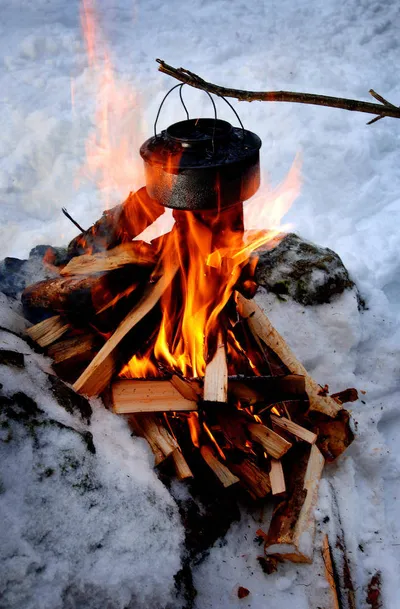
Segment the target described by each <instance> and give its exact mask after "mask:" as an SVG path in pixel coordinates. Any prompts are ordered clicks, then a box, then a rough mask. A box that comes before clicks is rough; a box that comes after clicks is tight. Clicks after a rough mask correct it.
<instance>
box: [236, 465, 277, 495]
mask: <svg viewBox="0 0 400 609" xmlns="http://www.w3.org/2000/svg"><path fill="white" fill-rule="evenodd" d="M228 467H229V469H230V470H231V472H233V473H234V474H235V475H236V476H237V477H238V478H239V480H240V483H241V485H242V486H244V487H245V488H246V490H247V491H248V492H249V493H250V495H251V496H252V497H253V499H264V497H266V496H267V495H268V494H269V493H270V492H271V482H270V477H269V475H268V474H267V472H265V471H264V470H262V469H261V468H260V467H258V466H257V465H256V463H254V461H252V460H251V459H250V458H246V459H243V461H240V462H239V463H235V462H231V461H229V463H228Z"/></svg>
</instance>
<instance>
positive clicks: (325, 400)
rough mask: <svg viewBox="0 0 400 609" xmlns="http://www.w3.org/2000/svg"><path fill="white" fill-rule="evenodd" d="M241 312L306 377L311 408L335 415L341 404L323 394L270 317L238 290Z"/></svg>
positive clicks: (254, 330)
mask: <svg viewBox="0 0 400 609" xmlns="http://www.w3.org/2000/svg"><path fill="white" fill-rule="evenodd" d="M236 295H237V296H236V298H237V305H238V310H239V313H240V315H241V316H242V317H244V318H245V319H246V320H247V323H248V324H249V328H250V330H251V332H252V333H253V334H254V336H256V337H258V338H260V339H261V340H262V341H263V342H264V343H265V344H266V345H267V346H268V347H270V348H271V349H272V350H273V351H274V352H275V353H276V355H277V356H278V357H279V358H280V359H281V361H282V362H283V363H284V364H285V366H287V368H288V369H289V370H290V372H291V373H292V374H300V375H302V376H304V378H305V384H306V392H307V395H308V398H309V400H310V410H318V411H319V412H323V413H324V414H327V415H328V416H330V417H335V416H336V415H337V413H338V412H339V410H340V404H338V403H337V402H336V401H335V400H334V399H332V398H331V397H329V396H324V395H321V392H322V389H321V386H320V385H318V383H317V382H316V381H314V379H313V378H311V376H310V375H309V374H308V372H307V370H306V369H305V368H304V366H303V364H301V363H300V362H299V361H298V359H297V358H296V356H295V355H294V353H293V352H292V351H291V349H290V348H289V346H288V345H287V343H286V342H285V340H284V339H283V338H282V336H281V335H280V334H279V333H278V332H277V331H276V330H275V328H274V327H273V325H272V324H271V322H270V321H269V319H268V317H267V316H266V315H265V314H264V313H263V312H262V311H261V309H260V307H259V306H258V305H257V304H256V303H255V302H254V301H252V300H247V299H246V298H244V297H243V296H242V295H241V294H239V293H238V292H236Z"/></svg>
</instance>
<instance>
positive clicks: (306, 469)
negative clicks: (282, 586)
mask: <svg viewBox="0 0 400 609" xmlns="http://www.w3.org/2000/svg"><path fill="white" fill-rule="evenodd" d="M293 451H294V454H292V459H291V461H290V468H288V474H287V478H288V479H287V481H286V482H287V487H288V494H289V496H288V498H287V499H284V500H283V501H281V502H280V503H279V504H278V505H277V507H276V508H275V510H274V513H273V515H272V520H271V524H270V527H269V531H268V535H267V541H266V547H265V553H266V554H267V555H268V556H275V557H277V558H280V559H284V560H290V561H292V562H308V563H311V562H312V555H313V540H314V534H315V517H314V512H315V508H316V506H317V501H318V486H319V481H320V478H321V474H322V470H323V467H324V458H323V456H322V454H321V453H320V451H319V450H318V448H317V447H316V445H315V444H313V445H311V446H309V445H306V444H298V445H297V446H296V449H293Z"/></svg>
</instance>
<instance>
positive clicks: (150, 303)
mask: <svg viewBox="0 0 400 609" xmlns="http://www.w3.org/2000/svg"><path fill="white" fill-rule="evenodd" d="M177 86H181V85H177ZM260 147H261V141H260V139H259V138H258V136H257V135H256V134H254V133H252V132H250V131H247V130H246V129H244V128H243V126H242V125H241V127H240V128H234V127H232V126H231V125H230V124H229V123H228V122H226V121H222V120H219V119H217V117H216V116H215V117H214V118H212V119H196V120H193V119H188V120H186V121H182V122H180V123H176V124H174V125H172V126H171V127H169V128H168V129H167V130H166V131H162V132H161V133H159V134H157V133H156V127H155V134H154V136H153V137H152V138H150V139H149V140H147V141H146V142H145V143H144V144H143V146H142V147H141V150H140V153H141V156H142V158H143V160H144V164H145V174H146V187H143V188H141V189H140V190H139V191H138V192H136V193H131V194H130V195H129V197H128V198H127V199H126V201H124V202H123V203H122V204H121V205H119V206H117V207H115V208H113V209H111V210H108V211H106V212H105V213H104V214H103V216H102V217H101V218H100V220H99V221H98V222H96V223H95V224H94V225H93V226H92V227H91V228H90V229H89V230H86V231H82V233H81V234H80V235H78V236H77V237H76V238H75V239H74V240H73V241H72V242H71V243H70V244H69V247H68V259H69V260H68V261H64V263H63V264H62V265H61V266H58V267H55V264H54V260H52V259H51V256H47V264H49V265H51V266H52V267H53V269H55V268H57V270H58V272H59V274H58V276H57V277H55V278H52V279H49V280H46V281H42V282H40V283H37V284H35V285H32V286H29V287H28V288H27V289H26V290H25V291H24V293H23V297H22V300H23V305H24V310H25V313H26V316H27V317H28V318H29V319H30V320H31V321H33V322H35V325H33V326H32V327H31V328H30V329H29V330H28V334H29V336H30V337H31V338H32V339H33V340H34V341H36V342H37V343H38V345H40V346H41V347H43V348H44V349H45V350H46V352H47V354H48V355H49V356H50V357H52V358H53V361H54V369H55V371H56V372H57V374H58V375H59V376H60V377H61V378H62V379H64V380H66V381H68V382H70V383H72V384H73V387H74V389H75V390H76V391H77V392H79V393H82V394H84V395H87V396H102V397H103V399H104V402H105V404H106V405H107V407H109V408H111V409H112V410H113V411H114V412H115V413H117V414H119V415H121V416H124V417H126V418H127V421H128V422H129V425H130V426H131V428H132V430H133V432H134V433H135V434H136V435H139V436H142V437H143V438H145V439H146V440H147V442H148V443H149V446H150V448H151V450H152V452H153V453H154V462H155V466H156V467H158V466H161V464H163V467H164V466H165V465H167V466H168V465H169V466H170V470H171V472H172V471H173V470H174V471H175V473H176V475H177V477H178V478H179V479H181V480H183V479H190V478H191V477H193V473H192V470H193V471H194V470H196V471H199V467H198V464H199V463H201V464H202V465H203V466H204V467H205V468H208V469H209V470H210V471H211V472H212V474H213V475H214V476H215V479H216V480H218V482H219V484H220V485H221V486H222V487H225V488H228V487H237V488H240V489H242V490H243V489H244V490H245V492H246V493H248V495H249V496H250V497H251V499H252V500H253V501H255V502H259V501H263V500H265V499H266V498H267V497H268V496H269V495H270V494H272V495H274V496H275V497H276V507H275V510H274V514H273V517H272V521H271V524H270V528H269V531H267V532H263V531H259V534H260V535H261V536H262V537H263V538H264V540H265V552H266V554H267V555H268V557H270V558H271V559H272V560H274V559H277V560H280V559H288V560H292V561H300V562H310V561H311V560H312V551H313V544H312V540H313V536H314V529H315V525H314V517H313V513H314V510H315V507H316V502H317V495H318V484H319V480H320V477H321V473H322V470H323V467H324V463H325V461H333V460H334V459H335V458H336V457H338V456H339V455H340V454H341V453H342V452H343V451H344V450H345V448H346V447H347V446H348V445H349V444H350V443H351V441H352V439H353V435H352V432H351V430H350V427H349V414H348V413H347V411H346V410H344V409H342V403H344V402H346V401H352V400H354V399H356V398H357V395H356V392H355V390H347V391H344V392H341V393H339V394H335V395H328V388H327V387H321V386H320V385H319V384H318V383H317V382H315V381H314V380H313V379H312V378H311V377H310V375H309V374H308V373H307V371H306V369H305V368H304V366H303V365H302V364H301V363H300V362H299V361H298V360H297V359H296V357H295V355H294V354H293V352H292V351H291V350H290V348H289V346H288V345H287V344H286V342H285V341H284V339H283V338H282V337H281V336H280V335H279V334H278V332H277V331H276V330H275V328H274V327H273V326H272V324H271V323H270V321H269V320H268V318H267V317H266V315H265V314H264V313H263V311H262V310H261V309H260V308H259V307H258V305H257V304H256V303H255V302H254V300H252V299H253V297H254V295H255V293H256V290H257V284H256V283H255V281H254V271H255V268H256V265H257V256H256V254H255V253H254V252H255V251H256V250H257V248H259V247H260V246H264V247H271V248H272V247H274V246H275V245H276V244H277V243H278V242H279V240H280V238H281V237H282V235H281V234H280V231H279V229H270V230H250V231H249V230H245V228H244V220H243V204H244V202H245V201H246V200H248V199H250V198H251V197H252V196H253V195H254V194H255V193H256V191H257V189H258V187H259V184H260V171H259V150H260ZM258 204H259V203H258V201H257V205H258ZM165 207H168V208H170V209H172V210H173V212H172V213H173V218H174V225H173V227H172V229H171V230H170V231H169V232H167V233H166V234H162V235H161V236H159V237H157V238H155V239H153V240H152V241H151V242H150V243H147V242H145V241H143V240H141V239H140V235H141V233H142V232H143V231H144V230H145V229H146V228H148V227H149V226H151V225H152V223H153V222H155V221H156V220H157V219H158V218H159V217H160V216H162V214H163V213H164V211H165ZM261 212H262V210H261V209H260V208H258V209H257V208H256V213H259V214H261ZM200 471H201V468H200Z"/></svg>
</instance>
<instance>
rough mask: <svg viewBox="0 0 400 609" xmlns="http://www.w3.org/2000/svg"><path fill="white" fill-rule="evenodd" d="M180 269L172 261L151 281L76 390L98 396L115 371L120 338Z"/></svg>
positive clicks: (148, 309) (140, 318)
mask: <svg viewBox="0 0 400 609" xmlns="http://www.w3.org/2000/svg"><path fill="white" fill-rule="evenodd" d="M177 271H178V263H173V264H171V266H170V267H169V268H168V269H167V270H166V271H165V273H164V275H162V276H161V278H160V279H159V280H158V281H157V283H155V284H151V285H150V286H149V287H148V289H147V290H146V292H145V294H144V295H143V297H142V298H141V300H140V301H139V302H138V303H137V305H136V306H135V307H134V308H133V309H132V311H131V312H130V313H129V314H128V315H127V316H126V317H125V319H124V320H123V321H122V322H121V323H120V325H119V326H118V328H117V329H116V330H115V332H114V334H113V335H112V336H111V338H110V339H109V340H108V341H107V342H106V343H105V345H104V346H103V347H102V349H101V350H100V351H99V352H98V354H97V355H96V357H95V358H94V359H93V361H92V362H91V363H90V364H89V366H88V367H87V368H86V370H85V371H84V372H83V374H81V376H80V377H79V378H78V380H77V381H76V382H75V383H74V389H75V391H78V392H79V393H84V394H86V395H89V396H93V395H99V394H100V393H101V392H102V391H103V390H104V389H105V388H106V387H107V385H108V383H109V382H110V380H111V378H112V375H113V373H114V372H115V364H116V350H117V347H118V345H119V343H120V342H121V340H122V339H123V338H124V337H125V336H126V335H127V334H128V332H130V331H131V330H132V328H134V327H135V325H136V324H138V323H139V321H141V320H142V319H143V318H144V317H145V316H146V315H147V313H149V311H151V309H152V308H153V307H154V306H155V305H156V304H157V302H158V301H159V300H160V298H161V296H162V295H163V293H164V292H165V290H166V289H167V287H168V286H169V285H170V283H171V281H172V279H173V278H174V276H175V274H176V273H177Z"/></svg>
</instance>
